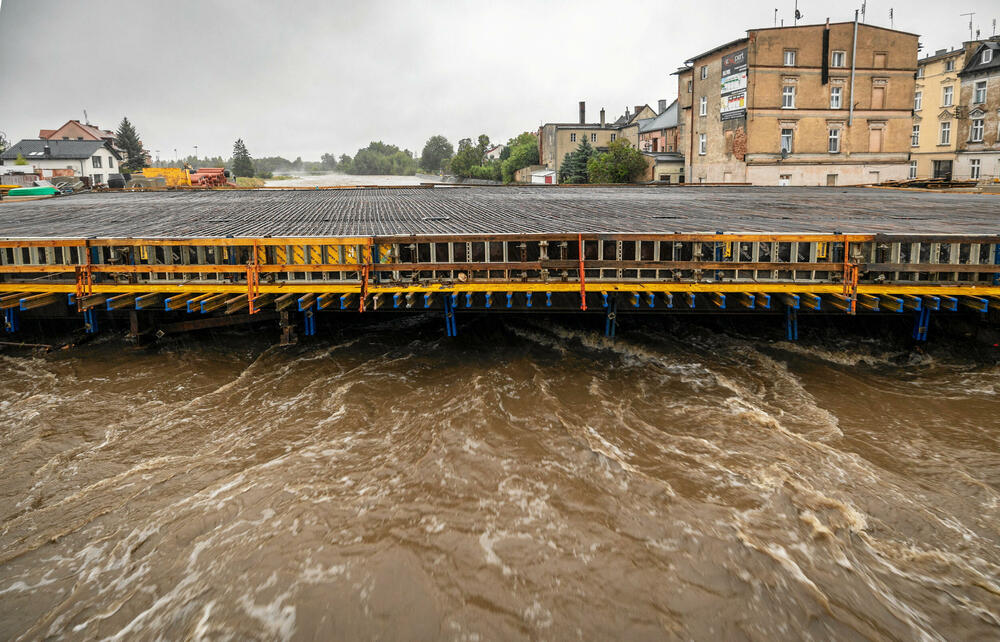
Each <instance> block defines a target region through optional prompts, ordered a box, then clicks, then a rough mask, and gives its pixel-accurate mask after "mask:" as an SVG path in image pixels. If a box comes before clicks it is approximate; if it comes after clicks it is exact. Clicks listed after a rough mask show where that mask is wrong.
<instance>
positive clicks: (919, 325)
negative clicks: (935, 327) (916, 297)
mask: <svg viewBox="0 0 1000 642" xmlns="http://www.w3.org/2000/svg"><path fill="white" fill-rule="evenodd" d="M930 324H931V310H930V308H921V310H920V312H918V313H917V320H916V323H915V324H914V326H913V338H914V339H916V340H917V341H927V330H929V329H930Z"/></svg>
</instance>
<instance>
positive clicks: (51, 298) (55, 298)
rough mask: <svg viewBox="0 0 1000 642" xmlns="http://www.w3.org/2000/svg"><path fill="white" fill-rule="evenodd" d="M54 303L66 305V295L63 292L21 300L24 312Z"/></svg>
mask: <svg viewBox="0 0 1000 642" xmlns="http://www.w3.org/2000/svg"><path fill="white" fill-rule="evenodd" d="M53 303H66V295H65V294H63V293H62V292H52V293H48V294H34V295H31V296H26V297H24V298H22V299H21V309H22V310H33V309H35V308H43V307H45V306H47V305H52V304H53Z"/></svg>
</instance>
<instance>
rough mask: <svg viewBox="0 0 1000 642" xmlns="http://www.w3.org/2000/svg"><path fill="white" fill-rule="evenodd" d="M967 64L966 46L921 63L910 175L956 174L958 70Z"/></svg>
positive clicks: (912, 132)
mask: <svg viewBox="0 0 1000 642" xmlns="http://www.w3.org/2000/svg"><path fill="white" fill-rule="evenodd" d="M964 64H965V50H964V49H953V50H951V51H948V50H946V49H939V50H938V51H936V52H934V55H933V56H928V57H927V58H924V59H922V60H920V62H919V63H918V66H917V79H916V83H915V87H914V94H913V124H912V125H911V133H910V164H909V170H908V173H907V177H908V178H946V179H951V177H952V174H953V172H954V164H955V154H956V150H957V149H958V146H957V141H958V134H957V131H956V129H957V128H956V116H957V113H956V109H957V106H958V100H959V79H958V72H959V71H961V69H962V66H963V65H964Z"/></svg>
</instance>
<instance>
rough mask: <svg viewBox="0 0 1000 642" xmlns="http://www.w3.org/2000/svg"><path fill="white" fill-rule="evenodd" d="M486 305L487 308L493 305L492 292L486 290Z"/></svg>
mask: <svg viewBox="0 0 1000 642" xmlns="http://www.w3.org/2000/svg"><path fill="white" fill-rule="evenodd" d="M486 307H487V308H491V307H493V293H492V292H487V293H486Z"/></svg>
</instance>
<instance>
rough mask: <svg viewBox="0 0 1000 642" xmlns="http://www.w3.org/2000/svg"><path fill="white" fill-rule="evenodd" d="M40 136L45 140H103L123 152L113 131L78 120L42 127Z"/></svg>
mask: <svg viewBox="0 0 1000 642" xmlns="http://www.w3.org/2000/svg"><path fill="white" fill-rule="evenodd" d="M38 137H39V138H41V139H44V140H102V141H105V142H107V143H110V144H111V147H112V148H114V149H115V150H116V151H118V152H119V153H120V152H121V150H120V149H118V146H117V144H116V143H115V133H114V132H113V131H111V130H110V129H101V128H100V127H97V126H95V125H91V124H90V123H81V122H80V121H78V120H69V121H66V124H65V125H63V126H62V127H60V128H58V129H42V130H40V131H39V132H38Z"/></svg>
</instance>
